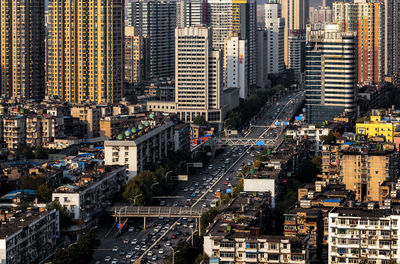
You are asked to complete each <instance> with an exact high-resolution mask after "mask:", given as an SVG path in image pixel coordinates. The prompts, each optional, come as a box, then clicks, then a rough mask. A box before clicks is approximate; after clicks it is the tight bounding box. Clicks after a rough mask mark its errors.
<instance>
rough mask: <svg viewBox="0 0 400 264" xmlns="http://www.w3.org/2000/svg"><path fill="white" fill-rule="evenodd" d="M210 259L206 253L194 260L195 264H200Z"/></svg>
mask: <svg viewBox="0 0 400 264" xmlns="http://www.w3.org/2000/svg"><path fill="white" fill-rule="evenodd" d="M208 259H209V257H208V255H207V254H206V253H201V254H199V255H198V256H197V258H196V259H195V260H194V264H200V263H201V262H202V261H205V260H208Z"/></svg>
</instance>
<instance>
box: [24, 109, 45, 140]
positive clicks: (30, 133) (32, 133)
mask: <svg viewBox="0 0 400 264" xmlns="http://www.w3.org/2000/svg"><path fill="white" fill-rule="evenodd" d="M26 144H28V145H30V146H32V147H36V146H40V145H42V120H41V118H40V117H39V116H37V115H28V116H27V117H26Z"/></svg>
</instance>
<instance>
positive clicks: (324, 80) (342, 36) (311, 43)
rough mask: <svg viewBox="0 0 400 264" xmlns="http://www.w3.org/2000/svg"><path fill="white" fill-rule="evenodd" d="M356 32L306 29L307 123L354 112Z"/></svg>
mask: <svg viewBox="0 0 400 264" xmlns="http://www.w3.org/2000/svg"><path fill="white" fill-rule="evenodd" d="M356 63H357V57H356V33H355V32H348V33H346V32H340V30H339V27H338V25H335V24H331V25H326V26H325V30H311V26H309V27H308V28H307V40H306V70H305V89H306V106H307V120H308V122H309V123H317V122H322V121H325V120H331V119H333V118H334V117H335V116H337V115H340V114H342V113H344V112H346V113H349V114H352V113H353V114H354V113H355V110H356V109H355V108H356V96H357V91H356V84H357V71H356V69H355V64H356Z"/></svg>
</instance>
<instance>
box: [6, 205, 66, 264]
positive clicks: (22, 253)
mask: <svg viewBox="0 0 400 264" xmlns="http://www.w3.org/2000/svg"><path fill="white" fill-rule="evenodd" d="M1 221H2V223H3V224H2V226H1V227H0V262H1V263H4V264H5V263H7V264H19V263H43V262H44V261H46V260H47V259H48V258H49V257H51V256H52V255H53V254H54V251H55V250H56V242H57V238H58V237H59V236H60V220H59V212H58V211H57V210H51V211H45V210H35V209H30V210H18V211H16V210H15V209H12V208H8V209H6V210H5V209H2V210H1Z"/></svg>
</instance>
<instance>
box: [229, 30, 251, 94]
mask: <svg viewBox="0 0 400 264" xmlns="http://www.w3.org/2000/svg"><path fill="white" fill-rule="evenodd" d="M247 52H248V49H247V40H244V39H240V38H239V34H238V33H232V34H231V35H230V36H229V37H228V38H227V39H226V44H225V56H224V57H225V63H224V65H225V67H226V76H225V77H226V80H225V81H226V87H227V88H232V87H233V88H239V95H240V98H243V99H246V98H247V96H248V93H249V87H248V77H247V74H248V67H249V62H248V59H249V58H248V53H247Z"/></svg>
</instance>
